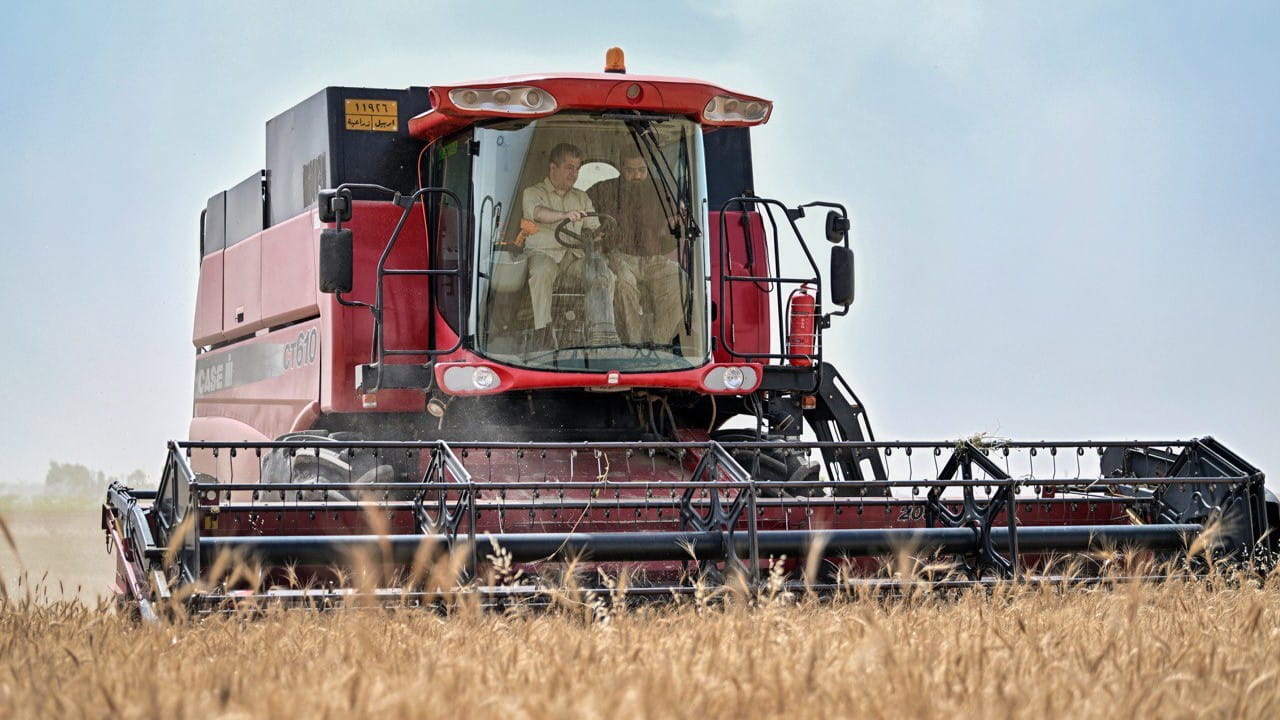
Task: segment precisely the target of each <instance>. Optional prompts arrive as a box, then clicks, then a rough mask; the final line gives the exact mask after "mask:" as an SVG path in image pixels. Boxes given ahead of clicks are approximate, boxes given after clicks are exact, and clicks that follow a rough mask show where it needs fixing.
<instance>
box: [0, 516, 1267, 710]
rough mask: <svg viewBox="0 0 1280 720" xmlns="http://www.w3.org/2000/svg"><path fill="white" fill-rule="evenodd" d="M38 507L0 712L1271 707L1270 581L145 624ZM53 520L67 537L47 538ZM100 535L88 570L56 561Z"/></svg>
mask: <svg viewBox="0 0 1280 720" xmlns="http://www.w3.org/2000/svg"><path fill="white" fill-rule="evenodd" d="M77 512H79V511H77ZM45 515H46V516H47V517H46V518H45V519H44V520H40V521H39V522H37V521H36V520H33V519H32V518H34V517H36V515H33V514H31V513H21V512H15V511H14V509H13V508H9V512H7V513H5V516H7V517H8V518H9V519H10V522H9V523H8V525H7V526H5V530H6V532H9V534H8V535H6V537H4V538H0V555H4V554H5V553H6V552H10V554H11V555H12V556H13V557H17V556H19V555H20V556H21V561H20V564H21V566H22V567H23V568H24V570H23V571H22V572H18V573H15V572H12V570H13V568H14V567H15V565H14V564H13V563H11V562H9V559H8V558H7V557H6V558H5V562H4V564H5V568H4V569H5V570H6V572H5V574H4V578H3V580H2V581H0V717H5V718H9V717H12V718H49V717H69V718H76V717H93V718H97V717H124V718H170V717H201V718H241V717H244V718H250V717H273V718H279V717H312V718H343V719H346V718H363V717H378V718H401V717H405V718H418V717H424V718H426V717H443V716H449V717H463V718H469V717H482V718H491V717H502V718H579V717H599V718H604V717H607V718H650V717H662V718H667V717H672V718H685V717H688V718H739V717H780V716H784V715H785V716H795V717H855V716H856V717H873V718H879V717H884V718H900V717H957V716H963V717H973V716H990V717H1015V718H1016V717H1028V718H1032V717H1034V718H1042V717H1059V716H1068V717H1104V718H1110V717H1114V718H1127V719H1130V718H1137V717H1174V718H1176V717H1197V718H1199V717H1232V718H1235V717H1259V718H1262V717H1266V718H1270V717H1276V716H1278V715H1280V573H1277V572H1273V573H1272V574H1271V575H1270V576H1269V577H1268V578H1266V579H1265V580H1264V581H1258V580H1256V578H1255V579H1245V580H1241V579H1239V578H1236V579H1231V578H1228V577H1222V576H1215V577H1211V578H1209V579H1206V580H1200V581H1182V580H1177V581H1170V582H1166V583H1163V584H1146V583H1133V584H1124V585H1119V586H1116V587H1113V588H1111V589H1102V588H1095V589H1083V588H1076V589H1072V590H1063V589H1055V588H1049V587H1031V586H1027V585H1019V584H1010V585H1006V586H1001V587H997V588H996V589H994V590H991V591H985V590H971V591H964V592H960V593H950V594H943V593H931V594H929V593H918V594H913V595H909V596H907V597H893V598H886V597H881V596H869V595H859V594H850V595H846V596H841V597H836V598H833V599H832V598H828V599H825V600H821V601H819V600H817V599H813V598H806V597H804V596H803V595H802V594H801V595H796V594H790V593H786V592H780V591H778V589H777V587H776V586H775V587H774V588H773V589H772V590H767V591H765V592H764V593H763V594H761V595H757V596H755V597H750V598H748V597H744V596H742V595H735V594H725V595H723V596H720V597H711V598H706V597H695V598H693V599H685V600H683V601H680V602H673V603H666V604H656V605H647V606H642V607H638V608H637V607H630V608H628V607H626V606H625V604H622V603H619V604H610V603H607V602H604V600H606V599H607V598H594V600H595V602H592V600H593V598H591V597H583V596H581V595H580V594H579V593H576V592H575V591H574V590H573V589H572V588H566V589H563V590H562V591H560V592H559V593H557V594H556V596H555V597H556V603H555V604H554V605H553V607H551V608H550V609H547V610H540V611H534V610H531V609H522V608H519V607H517V608H515V609H514V610H509V611H508V612H506V613H499V612H493V611H483V610H480V609H478V608H477V607H476V606H475V605H473V604H469V603H466V602H463V603H459V604H456V605H455V606H453V607H452V608H450V609H449V610H448V611H445V612H430V611H424V610H410V609H391V610H385V609H372V608H348V609H340V610H336V611H331V612H325V613H319V612H314V611H296V610H295V611H286V610H281V609H267V610H265V611H263V612H260V613H255V614H253V615H249V614H244V613H242V614H238V615H237V614H231V615H219V616H212V617H204V618H196V617H187V618H183V619H176V620H169V621H166V622H162V623H159V624H155V625H140V624H137V623H135V622H134V621H133V620H131V619H129V618H128V617H126V616H125V615H124V614H121V613H117V612H116V611H115V610H114V609H113V608H112V607H111V606H110V605H109V603H107V602H106V601H105V600H100V599H95V598H98V597H99V593H98V592H96V587H95V589H94V590H93V591H86V589H85V588H84V587H83V586H80V585H77V586H75V587H69V586H68V583H66V582H64V581H63V579H62V577H61V576H66V577H69V578H72V579H75V578H81V579H87V580H88V581H91V582H93V583H95V585H96V584H97V583H98V582H99V581H100V580H101V579H102V578H104V577H106V578H109V576H110V568H111V560H110V558H109V556H107V554H106V553H105V552H104V551H103V548H102V546H101V545H100V544H97V543H100V542H101V539H100V537H99V534H100V531H97V532H92V533H91V532H89V530H93V526H92V525H91V524H90V523H87V522H84V523H77V524H76V525H74V526H71V525H67V524H66V523H65V521H66V519H68V518H70V517H72V516H64V515H58V514H57V513H49V512H46V513H45ZM15 516H22V517H25V518H27V519H25V520H21V521H18V520H15ZM74 517H77V518H78V517H79V516H74ZM23 523H26V525H24V524H23ZM58 528H64V529H65V530H66V531H67V533H68V536H67V537H66V538H65V539H64V542H63V543H50V542H47V541H48V540H49V538H51V537H56V533H57V531H58ZM75 528H78V530H75V531H74V532H72V530H73V529H75ZM86 528H87V529H86ZM10 531H12V532H10ZM81 531H83V532H81ZM90 540H93V541H94V543H95V547H94V549H93V551H94V557H97V558H100V562H101V569H102V573H101V574H100V575H92V576H90V575H86V574H85V573H86V572H88V571H87V569H86V566H85V563H86V560H84V559H83V558H81V557H80V556H79V555H77V554H76V553H71V554H70V557H71V558H72V560H73V561H72V562H69V561H68V560H67V559H66V558H65V557H64V553H60V552H58V548H59V547H61V546H62V545H67V544H71V545H81V544H87V543H88V542H89V541H90ZM40 548H52V549H47V550H46V551H45V552H46V555H45V556H41V554H40ZM49 553H52V554H49ZM99 553H100V554H99ZM60 563H61V564H60ZM50 572H51V574H45V573H50ZM33 574H34V576H35V580H34V581H33V579H32V575H33ZM41 578H43V581H41ZM33 582H34V584H33Z"/></svg>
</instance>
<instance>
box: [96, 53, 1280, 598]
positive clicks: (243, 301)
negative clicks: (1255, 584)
mask: <svg viewBox="0 0 1280 720" xmlns="http://www.w3.org/2000/svg"><path fill="white" fill-rule="evenodd" d="M771 111H772V104H771V103H769V102H768V101H766V100H764V99H762V98H758V97H754V96H750V95H745V94H742V93H736V92H732V91H728V90H725V89H723V88H720V87H718V86H715V85H712V84H709V83H705V82H702V81H697V80H686V79H677V78H663V77H647V76H633V75H628V74H626V73H625V69H624V68H623V66H622V62H621V53H620V51H611V52H610V58H609V67H608V68H607V70H606V72H604V73H586V74H571V75H530V76H522V77H510V78H501V79H496V80H489V81H483V82H475V83H466V84H460V85H449V86H434V87H431V88H429V89H428V88H409V89H407V90H381V89H369V88H339V87H330V88H326V89H325V90H322V91H321V92H319V93H317V94H316V95H315V96H313V97H311V98H309V99H307V100H305V101H303V102H302V103H300V104H299V105H297V106H295V107H294V108H292V109H290V110H288V111H286V112H284V113H283V114H281V115H279V116H277V117H276V118H274V119H272V120H270V121H269V122H268V123H267V142H266V148H267V161H266V168H265V169H264V170H262V171H259V172H257V173H254V174H253V175H251V176H250V177H249V178H248V179H247V180H245V181H244V182H242V183H239V184H238V185H236V186H234V187H232V188H231V189H229V190H227V191H225V192H222V193H218V194H217V195H215V196H214V197H213V198H211V199H210V201H209V204H208V207H207V209H206V210H205V212H204V214H203V215H202V222H201V234H200V248H201V264H200V281H199V286H198V290H197V309H196V317H195V325H194V333H193V342H194V345H195V347H196V377H195V387H194V390H195V404H194V416H193V419H192V421H191V427H190V432H189V437H190V439H189V440H187V441H184V442H173V443H171V444H170V447H169V455H168V459H167V461H166V464H165V469H164V473H163V477H162V480H161V482H160V485H159V488H158V490H156V491H155V492H146V491H141V490H136V489H131V488H127V487H123V486H119V485H116V486H113V487H112V488H111V489H110V490H109V492H108V497H107V502H106V505H105V506H104V510H103V526H104V529H105V530H106V531H107V535H108V539H109V541H110V542H111V544H112V546H113V547H114V548H115V552H116V558H117V566H118V573H117V584H116V592H117V593H118V595H119V597H120V599H121V600H122V601H124V602H127V603H132V604H136V606H137V607H138V608H140V611H141V612H142V613H143V614H144V615H150V614H152V605H153V604H154V602H156V601H157V600H161V599H166V598H173V597H181V598H183V599H184V600H185V602H186V603H187V604H188V605H190V606H192V607H193V608H197V609H210V608H219V607H224V606H225V605H226V604H227V603H229V602H248V601H254V602H260V601H266V600H268V599H276V600H281V601H297V602H301V603H313V604H325V603H331V602H334V601H335V600H337V599H341V598H345V597H347V596H349V595H351V594H352V593H354V592H355V590H354V589H353V587H354V585H355V584H353V583H352V582H351V581H350V578H351V568H352V566H353V565H356V564H359V562H358V559H359V558H365V559H366V561H367V559H368V558H374V559H375V560H376V562H375V563H374V564H376V565H377V567H378V568H379V575H378V580H377V582H374V583H372V586H370V583H368V582H362V583H358V584H359V585H360V587H361V592H363V593H366V594H373V595H375V596H377V597H381V598H385V599H389V600H392V601H395V602H405V601H406V599H410V600H413V601H427V600H430V599H432V598H437V599H438V598H439V597H441V596H442V594H443V595H446V596H447V595H449V594H451V593H471V594H476V595H479V596H481V597H482V598H484V599H485V600H487V601H505V600H506V599H509V598H510V597H511V596H512V595H524V596H533V597H539V596H542V595H543V594H544V593H545V583H546V582H547V581H548V579H549V578H553V577H558V574H560V573H563V572H564V568H565V567H566V566H568V565H569V564H572V565H573V566H574V567H576V568H578V569H579V570H586V571H587V572H588V573H596V572H602V573H605V574H607V575H610V576H614V575H616V574H617V573H619V572H623V571H624V570H625V572H626V573H628V575H629V579H628V581H627V583H626V584H627V587H628V589H627V592H628V593H629V594H633V595H670V594H671V593H673V592H674V593H680V592H688V591H689V590H690V588H691V587H692V586H693V584H695V583H697V582H699V581H702V582H725V581H727V580H729V579H731V578H740V579H741V582H744V583H747V584H748V585H749V584H750V583H753V582H755V581H756V580H757V579H758V578H759V577H760V575H761V573H762V571H764V572H767V571H768V569H769V568H770V567H771V563H773V562H774V561H776V560H777V559H779V558H781V557H783V556H786V557H787V558H789V559H790V560H789V563H790V564H789V565H787V566H786V567H787V568H788V569H792V568H794V567H795V565H796V563H797V562H799V564H800V565H804V564H805V562H804V560H805V559H806V558H809V559H818V560H821V562H817V563H809V564H810V565H811V566H813V567H814V568H816V570H817V575H816V576H813V577H806V578H803V580H804V581H805V583H806V586H807V587H809V588H811V589H812V588H818V589H834V588H836V587H838V586H847V585H849V584H851V583H863V582H865V583H880V584H892V583H893V582H894V581H892V580H889V579H886V578H885V575H884V573H883V572H880V570H881V569H882V568H883V558H884V557H885V556H895V555H898V556H901V555H904V554H909V555H911V556H913V557H921V558H932V559H934V560H933V561H932V565H933V566H935V567H936V566H939V565H940V564H941V565H945V566H946V567H948V568H950V569H951V571H950V572H948V573H947V578H948V579H947V582H992V581H998V580H1003V579H1009V578H1014V577H1031V578H1034V577H1048V576H1052V575H1053V573H1054V572H1055V568H1056V567H1058V566H1057V565H1055V563H1054V562H1051V559H1053V558H1062V557H1067V558H1076V559H1081V558H1092V557H1094V556H1095V555H1094V554H1095V553H1096V552H1097V551H1101V550H1115V549H1118V548H1134V549H1136V550H1138V551H1139V552H1138V553H1137V554H1139V555H1141V556H1143V557H1150V558H1156V559H1160V558H1176V557H1184V556H1185V555H1186V554H1187V551H1188V549H1194V550H1195V551H1196V552H1197V554H1199V553H1200V551H1201V550H1203V551H1204V554H1205V556H1207V557H1231V558H1235V559H1238V560H1242V561H1248V562H1252V563H1254V564H1255V565H1258V566H1263V565H1265V564H1266V563H1269V562H1270V558H1271V557H1272V555H1273V554H1274V551H1275V550H1276V539H1275V537H1274V534H1273V532H1272V531H1273V529H1274V528H1275V527H1276V525H1277V524H1280V518H1278V517H1277V504H1276V501H1275V498H1274V497H1273V496H1271V495H1269V494H1268V493H1267V491H1266V489H1265V486H1264V484H1263V476H1262V473H1261V472H1259V471H1258V470H1257V469H1256V468H1254V467H1252V466H1251V465H1249V464H1248V463H1246V462H1245V461H1243V460H1242V459H1240V458H1239V457H1238V456H1236V455H1235V454H1234V453H1232V452H1231V451H1230V450H1228V449H1226V448H1225V447H1223V446H1222V445H1221V444H1219V443H1218V442H1216V441H1214V440H1212V439H1207V438H1206V439H1199V440H1191V441H1160V442H1075V443H1015V442H1001V443H991V442H984V441H982V439H981V438H977V439H973V440H962V441H949V442H940V443H920V442H877V441H875V439H874V437H873V435H872V432H871V428H870V424H869V422H868V419H867V415H866V412H865V410H864V408H863V406H862V404H861V402H860V401H858V399H857V397H856V395H855V394H854V392H853V390H852V389H851V388H850V386H849V385H848V383H847V382H846V381H845V380H844V378H842V377H841V375H840V373H839V372H838V371H837V369H836V367H835V365H834V364H833V363H831V362H830V358H829V357H827V356H826V354H824V347H823V333H824V331H825V330H826V329H827V328H828V327H830V325H831V323H832V322H833V321H834V320H835V319H836V318H839V317H841V316H844V315H845V314H847V312H848V310H849V307H850V305H851V304H852V302H853V296H854V255H853V250H852V249H851V248H850V243H849V219H848V214H847V212H846V211H845V208H844V207H843V206H841V205H839V204H836V203H825V202H813V203H806V204H803V205H798V206H795V205H787V204H784V203H783V202H781V201H778V200H775V199H772V198H769V197H764V196H760V195H757V194H756V193H755V192H754V190H755V188H756V183H755V180H754V177H753V172H752V160H751V143H750V132H751V128H754V127H758V126H760V125H763V124H764V123H765V122H766V121H767V120H768V119H769V116H770V113H771ZM806 217H809V218H812V219H813V220H817V221H819V224H820V228H818V230H819V232H820V234H821V235H823V236H824V237H825V240H826V241H829V247H830V250H829V251H828V252H829V259H827V260H825V261H824V264H826V271H825V273H824V272H823V270H822V269H821V268H820V262H819V258H818V256H817V254H816V250H817V248H816V246H811V245H810V244H809V242H807V241H806V238H805V235H804V233H803V232H802V225H804V224H805V223H806V222H809V221H808V220H806ZM806 227H807V226H806ZM824 275H825V277H824ZM1207 528H1211V530H1206V529H1207ZM444 553H453V557H454V558H457V559H458V562H457V565H456V568H455V569H456V570H457V575H458V576H457V577H456V578H454V579H453V585H451V586H450V587H449V588H442V587H438V586H437V587H433V588H431V589H430V590H431V591H430V592H427V590H426V589H424V588H423V587H420V585H421V583H420V582H419V581H420V580H421V578H420V577H418V575H419V571H420V570H421V568H422V567H423V566H424V564H426V563H430V562H432V561H434V560H435V559H436V558H437V557H438V556H440V555H442V554H444ZM1133 555H1134V553H1130V557H1132V556H1133ZM937 558H946V559H947V560H946V562H945V563H939V562H937ZM1089 562H1093V561H1092V560H1090V561H1089ZM233 566H236V567H237V568H238V569H237V571H236V572H234V573H232V574H228V573H229V568H231V567H233ZM495 566H500V569H501V572H499V573H497V579H498V580H502V581H503V582H502V583H501V584H500V585H495V584H494V583H495V572H494V570H495ZM1187 567H1189V568H1194V565H1188V566H1187ZM246 568H248V569H251V571H250V572H245V570H246ZM517 570H518V571H520V572H521V574H522V577H523V578H524V580H522V581H519V582H514V581H512V577H514V576H515V575H516V572H515V571H517ZM594 577H595V576H594V575H586V576H584V579H585V581H586V582H588V583H590V582H594ZM789 577H790V578H791V579H792V580H794V581H796V582H800V580H801V578H799V574H798V572H797V573H792V574H791V575H790V576H789ZM415 583H416V584H415Z"/></svg>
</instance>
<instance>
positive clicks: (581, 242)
mask: <svg viewBox="0 0 1280 720" xmlns="http://www.w3.org/2000/svg"><path fill="white" fill-rule="evenodd" d="M589 217H593V218H596V219H597V220H599V221H600V227H599V229H598V230H597V232H596V233H595V235H597V236H601V237H603V236H608V235H612V234H613V233H614V232H616V231H617V229H618V221H617V220H615V219H614V218H613V216H612V215H605V214H604V213H587V214H585V215H583V218H584V219H585V218H589ZM570 222H572V220H569V219H568V218H565V219H564V220H561V221H560V224H559V225H556V231H555V237H556V242H558V243H560V244H561V245H562V246H564V247H567V248H569V249H570V250H585V249H586V248H587V246H588V245H589V244H591V243H593V242H595V237H593V236H592V233H590V232H589V231H587V232H580V233H579V232H574V231H572V230H570V229H569V223H570Z"/></svg>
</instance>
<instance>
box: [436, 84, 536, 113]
mask: <svg viewBox="0 0 1280 720" xmlns="http://www.w3.org/2000/svg"><path fill="white" fill-rule="evenodd" d="M449 101H450V102H452V103H453V104H454V105H456V106H458V108H459V109H460V110H472V111H478V112H500V113H513V114H517V115H542V114H545V113H550V112H555V109H556V99H555V98H553V97H551V93H549V92H547V91H546V90H543V89H542V88H536V87H530V86H528V85H516V86H513V87H500V88H454V89H452V90H450V91H449Z"/></svg>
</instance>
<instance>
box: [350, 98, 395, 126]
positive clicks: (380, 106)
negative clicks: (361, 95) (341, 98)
mask: <svg viewBox="0 0 1280 720" xmlns="http://www.w3.org/2000/svg"><path fill="white" fill-rule="evenodd" d="M346 111H347V129H348V130H367V131H372V132H395V131H397V130H399V129H400V107H399V103H397V102H396V101H395V100H347V101H346Z"/></svg>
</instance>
